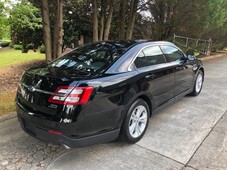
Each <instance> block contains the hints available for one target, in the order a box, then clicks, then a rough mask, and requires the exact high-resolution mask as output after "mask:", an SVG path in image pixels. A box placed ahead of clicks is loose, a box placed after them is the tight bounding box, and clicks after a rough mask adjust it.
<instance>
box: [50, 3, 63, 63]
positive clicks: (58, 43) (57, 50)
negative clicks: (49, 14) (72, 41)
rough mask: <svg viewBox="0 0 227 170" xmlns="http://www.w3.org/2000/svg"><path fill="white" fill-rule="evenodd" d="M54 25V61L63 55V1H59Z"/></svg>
mask: <svg viewBox="0 0 227 170" xmlns="http://www.w3.org/2000/svg"><path fill="white" fill-rule="evenodd" d="M55 19H56V22H55V23H54V42H53V49H54V50H53V56H52V59H55V58H58V57H59V56H61V54H62V45H63V43H62V39H63V0H57V4H56V11H55Z"/></svg>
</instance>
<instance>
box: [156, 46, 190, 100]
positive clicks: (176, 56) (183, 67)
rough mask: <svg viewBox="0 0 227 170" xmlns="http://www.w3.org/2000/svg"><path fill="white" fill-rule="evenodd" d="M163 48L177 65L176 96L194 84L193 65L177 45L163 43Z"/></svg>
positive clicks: (169, 59) (168, 57)
mask: <svg viewBox="0 0 227 170" xmlns="http://www.w3.org/2000/svg"><path fill="white" fill-rule="evenodd" d="M161 49H162V51H163V53H164V54H165V56H166V58H167V61H168V62H169V63H173V65H175V92H174V94H175V96H177V95H180V94H181V93H184V92H187V91H188V90H189V89H190V88H191V87H192V86H193V78H194V77H193V75H194V73H193V70H192V68H193V65H192V64H190V62H188V60H187V58H186V56H185V55H184V53H183V52H181V51H180V50H179V49H177V48H176V47H173V46H170V45H163V46H161Z"/></svg>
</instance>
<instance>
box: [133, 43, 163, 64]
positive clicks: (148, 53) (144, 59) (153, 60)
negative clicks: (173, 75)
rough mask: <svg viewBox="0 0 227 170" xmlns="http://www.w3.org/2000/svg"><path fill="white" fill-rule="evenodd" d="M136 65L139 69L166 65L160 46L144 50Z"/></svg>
mask: <svg viewBox="0 0 227 170" xmlns="http://www.w3.org/2000/svg"><path fill="white" fill-rule="evenodd" d="M134 63H135V65H136V67H137V68H141V67H147V66H152V65H156V64H162V63H166V59H165V56H164V55H163V53H162V51H161V49H160V48H159V46H152V47H146V48H145V49H143V50H142V51H141V52H140V53H139V54H138V56H137V58H136V60H135V62H134Z"/></svg>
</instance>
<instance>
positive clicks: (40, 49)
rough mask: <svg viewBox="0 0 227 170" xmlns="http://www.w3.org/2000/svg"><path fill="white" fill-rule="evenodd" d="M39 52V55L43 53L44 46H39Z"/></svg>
mask: <svg viewBox="0 0 227 170" xmlns="http://www.w3.org/2000/svg"><path fill="white" fill-rule="evenodd" d="M39 51H40V53H45V46H44V45H41V46H39Z"/></svg>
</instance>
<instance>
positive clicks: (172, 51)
mask: <svg viewBox="0 0 227 170" xmlns="http://www.w3.org/2000/svg"><path fill="white" fill-rule="evenodd" d="M161 49H162V51H163V53H164V54H165V55H166V56H167V59H168V61H170V62H171V61H180V60H183V59H184V58H185V56H184V54H183V53H182V52H181V51H180V50H178V49H177V48H175V47H172V46H168V45H165V46H161Z"/></svg>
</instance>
